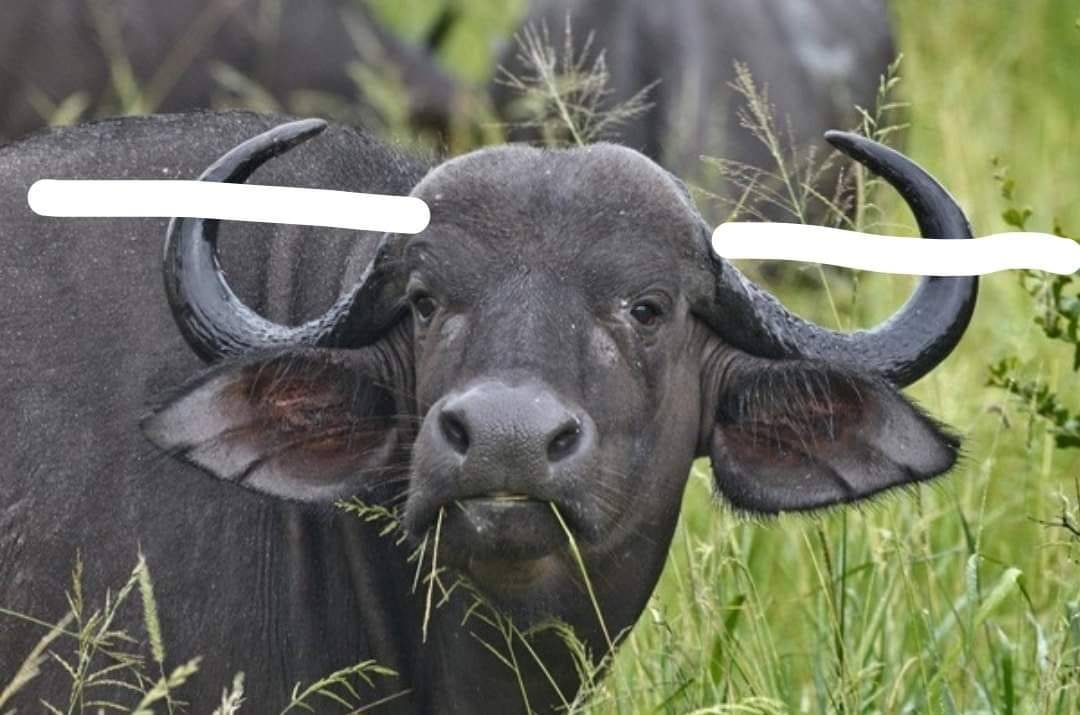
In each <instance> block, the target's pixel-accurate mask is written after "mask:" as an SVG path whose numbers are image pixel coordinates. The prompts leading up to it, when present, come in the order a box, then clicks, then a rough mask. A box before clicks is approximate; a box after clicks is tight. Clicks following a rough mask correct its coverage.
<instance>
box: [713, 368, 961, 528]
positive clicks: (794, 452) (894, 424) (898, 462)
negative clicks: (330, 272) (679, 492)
mask: <svg viewBox="0 0 1080 715" xmlns="http://www.w3.org/2000/svg"><path fill="white" fill-rule="evenodd" d="M723 382H724V383H725V384H723V385H722V387H721V390H720V392H721V394H720V395H719V401H718V403H717V405H716V409H715V410H714V412H713V416H714V422H713V424H712V426H711V430H710V432H709V457H710V458H711V460H712V468H713V477H714V479H715V484H716V488H717V491H718V492H719V493H720V494H722V495H723V496H724V497H725V498H726V499H727V501H729V502H731V504H732V505H734V506H735V507H736V508H738V509H742V510H745V511H749V512H755V513H759V514H776V513H779V512H783V511H805V510H810V509H818V508H822V507H828V506H832V505H834V504H843V503H848V502H854V501H858V500H860V499H864V498H867V497H870V496H873V495H875V494H877V493H879V492H882V491H885V490H887V489H892V488H895V487H900V486H904V485H908V484H913V483H916V482H921V481H924V480H926V479H930V478H931V477H934V476H937V475H939V474H941V473H943V472H945V471H947V470H948V469H949V468H950V467H952V466H953V464H954V463H955V462H956V459H957V454H958V449H959V441H958V440H957V439H956V437H953V436H952V435H949V434H947V433H946V432H945V431H944V430H942V429H941V427H940V426H939V425H938V424H937V423H935V422H934V421H933V420H932V419H931V418H930V417H928V416H926V415H925V414H923V413H922V412H921V411H920V410H919V409H918V408H917V407H915V406H914V405H913V404H911V403H910V402H908V401H907V400H906V399H905V398H904V397H903V395H901V394H900V393H899V392H898V391H897V390H896V388H894V387H893V386H892V385H890V384H888V383H887V382H885V381H884V380H882V379H881V378H879V377H875V376H870V375H864V374H859V373H855V372H851V371H848V370H844V369H841V368H837V367H834V366H829V365H822V364H818V363H813V362H807V361H802V360H760V359H756V358H745V359H744V360H743V361H742V364H741V365H740V366H739V368H738V369H736V370H732V371H731V372H730V373H729V374H728V376H727V377H726V378H725V380H724V381H723Z"/></svg>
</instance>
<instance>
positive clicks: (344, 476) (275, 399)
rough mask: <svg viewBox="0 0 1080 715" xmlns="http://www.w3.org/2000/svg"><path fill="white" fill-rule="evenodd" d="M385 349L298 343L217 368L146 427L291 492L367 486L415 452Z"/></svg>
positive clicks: (251, 479) (167, 444)
mask: <svg viewBox="0 0 1080 715" xmlns="http://www.w3.org/2000/svg"><path fill="white" fill-rule="evenodd" d="M386 373H387V370H385V369H381V367H380V364H379V360H378V353H377V352H375V351H373V350H371V349H361V350H318V349H310V350H307V349H305V350H298V351H292V352H287V353H280V354H277V355H273V356H271V357H263V358H256V359H252V360H248V361H245V362H241V363H232V364H225V365H222V366H220V367H217V368H214V369H212V370H210V371H209V372H208V373H207V374H205V375H203V376H201V377H199V378H197V379H196V380H195V381H194V382H192V383H191V384H189V385H187V386H186V387H184V388H182V389H181V390H180V392H179V393H178V394H177V395H176V396H175V397H173V398H172V399H170V400H168V401H166V402H165V403H164V404H163V405H161V406H160V407H158V408H157V409H155V410H154V411H153V413H152V414H151V415H150V416H149V417H147V418H146V419H145V420H144V421H143V424H142V428H143V432H144V433H145V434H146V436H147V437H148V438H149V439H150V441H151V442H153V443H154V444H156V445H157V446H158V447H160V448H162V449H163V450H165V451H167V452H169V453H171V454H172V455H173V456H175V457H177V458H179V459H182V460H184V461H186V462H189V463H191V464H193V465H195V466H197V467H199V468H201V469H203V470H204V471H206V472H208V473H210V474H212V475H214V476H217V477H219V478H221V479H224V480H227V481H230V482H235V483H237V484H240V485H242V486H245V487H247V488H249V489H254V490H256V491H259V492H263V493H266V494H271V495H274V496H278V497H283V498H286V499H294V500H299V501H307V502H328V501H333V500H335V499H339V498H343V497H348V496H352V495H355V494H357V493H360V492H362V491H364V489H365V488H366V487H371V486H373V485H374V484H376V483H377V482H378V481H379V479H380V477H383V478H385V475H386V474H387V473H388V472H390V471H392V470H393V468H394V467H396V466H399V465H401V464H403V463H405V462H407V460H408V449H409V442H410V438H409V435H408V431H409V429H411V427H410V425H408V424H407V423H405V422H404V421H403V418H401V417H400V416H401V415H403V414H406V413H407V412H408V409H407V406H406V405H404V404H402V399H403V398H402V395H403V394H404V393H405V390H404V388H403V386H402V385H396V386H395V385H394V384H392V383H393V380H392V379H391V378H390V377H389V375H387V374H386Z"/></svg>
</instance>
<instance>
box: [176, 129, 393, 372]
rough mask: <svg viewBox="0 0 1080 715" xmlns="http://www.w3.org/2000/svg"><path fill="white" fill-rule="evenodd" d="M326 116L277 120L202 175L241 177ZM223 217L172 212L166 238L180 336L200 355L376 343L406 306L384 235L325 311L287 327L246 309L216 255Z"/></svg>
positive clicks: (306, 135) (302, 138)
mask: <svg viewBox="0 0 1080 715" xmlns="http://www.w3.org/2000/svg"><path fill="white" fill-rule="evenodd" d="M324 129H326V122H324V121H322V120H321V119H305V120H301V121H297V122H290V123H288V124H282V125H280V126H277V127H275V128H273V129H271V130H269V131H267V132H264V133H263V134H260V135H258V136H256V137H254V138H252V139H249V140H248V141H246V142H244V143H243V144H240V145H238V146H236V147H234V148H233V149H231V150H230V151H229V152H228V153H226V154H225V155H224V156H223V157H221V158H220V159H218V160H217V161H216V162H215V163H214V164H213V165H212V166H211V167H210V168H209V169H207V170H206V171H205V172H204V173H203V175H202V176H200V177H199V180H200V181H223V182H228V183H242V182H244V181H245V180H246V179H247V178H248V177H249V176H251V174H252V173H254V171H255V170H256V169H258V168H259V167H260V166H262V165H263V164H264V163H266V162H267V161H268V160H269V159H272V158H273V157H275V156H278V155H280V154H284V153H285V152H287V151H289V150H290V149H292V148H293V147H295V146H297V145H299V144H301V143H303V142H305V141H307V140H308V139H310V138H312V137H314V136H316V135H317V134H320V133H321V132H322V131H323V130H324ZM218 224H219V221H217V220H214V219H201V218H174V219H173V220H172V222H171V223H170V224H169V229H168V233H167V235H166V238H165V260H164V267H163V268H164V277H165V294H166V296H167V297H168V300H169V307H170V308H171V309H172V313H173V317H174V318H175V319H176V324H177V326H178V327H179V328H180V332H181V334H183V336H184V339H185V340H187V342H188V345H190V346H191V349H192V350H194V351H195V353H196V354H197V355H198V356H199V357H200V358H202V359H203V360H205V361H206V362H212V361H214V360H218V359H220V358H223V357H228V356H233V355H240V354H244V353H248V352H251V351H255V350H265V349H273V348H281V347H287V346H294V345H309V346H334V345H341V344H345V343H347V344H349V345H351V346H358V345H364V344H367V343H370V342H373V341H374V339H375V338H377V337H378V336H379V335H380V334H382V332H383V331H384V330H385V329H386V327H387V326H389V325H390V324H391V323H392V322H393V320H394V318H395V317H396V316H397V314H398V313H399V312H400V311H401V310H402V309H403V307H404V303H403V298H402V291H401V289H400V287H399V286H398V285H397V282H396V281H394V280H393V277H392V276H391V274H390V271H389V270H388V268H387V266H388V265H389V264H392V263H393V261H390V260H388V259H387V256H388V254H389V253H390V251H391V250H393V245H392V243H391V242H390V241H389V240H388V237H385V236H384V237H383V239H382V242H381V243H380V245H379V247H378V250H377V251H376V255H375V258H374V259H373V260H372V262H371V264H369V265H368V267H367V269H366V270H365V271H364V274H363V276H361V278H360V281H359V282H358V283H357V284H356V286H354V287H353V288H352V289H351V290H350V291H349V292H348V293H346V294H345V295H343V296H342V297H341V298H339V299H338V301H337V302H336V303H334V305H333V306H332V307H331V308H330V310H328V311H327V312H326V313H325V314H324V315H322V316H321V317H319V318H316V319H314V320H311V321H309V322H307V323H304V324H303V325H298V326H295V327H288V326H284V325H279V324H277V323H274V322H271V321H269V320H267V319H265V318H263V317H262V316H260V315H258V314H256V313H255V312H254V311H253V310H251V309H250V308H248V307H247V306H246V305H244V303H243V302H242V301H241V300H240V299H239V298H238V297H237V296H236V294H235V293H233V291H232V289H231V288H230V287H229V284H228V283H227V282H226V281H225V276H224V275H223V273H222V271H221V265H220V263H219V261H218V256H217V232H218Z"/></svg>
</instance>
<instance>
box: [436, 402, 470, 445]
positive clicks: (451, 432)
mask: <svg viewBox="0 0 1080 715" xmlns="http://www.w3.org/2000/svg"><path fill="white" fill-rule="evenodd" d="M439 430H440V431H441V432H442V435H443V438H444V439H445V440H446V441H447V443H448V444H449V445H450V447H451V448H452V449H453V450H454V451H455V452H457V453H458V454H460V455H464V454H465V453H466V452H468V451H469V430H468V429H466V427H465V424H464V423H463V422H462V421H461V418H460V417H458V416H457V415H455V414H454V413H453V412H443V413H442V414H440V415H439Z"/></svg>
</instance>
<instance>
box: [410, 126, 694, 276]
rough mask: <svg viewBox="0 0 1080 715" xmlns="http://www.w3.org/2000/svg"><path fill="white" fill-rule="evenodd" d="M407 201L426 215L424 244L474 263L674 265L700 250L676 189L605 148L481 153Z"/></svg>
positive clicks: (636, 158)
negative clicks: (461, 251)
mask: <svg viewBox="0 0 1080 715" xmlns="http://www.w3.org/2000/svg"><path fill="white" fill-rule="evenodd" d="M413 193H414V195H417V196H419V197H421V198H423V199H424V200H425V201H426V202H427V203H428V204H429V206H430V207H431V213H432V221H431V227H430V229H429V231H428V232H427V238H429V239H431V240H430V242H424V243H425V244H426V243H430V244H432V245H436V246H437V245H438V244H441V243H443V241H445V240H452V241H454V242H457V243H464V244H467V246H468V248H467V250H469V251H471V252H473V256H474V259H478V258H479V256H477V255H476V254H475V251H476V250H477V249H480V250H484V249H490V250H491V251H492V252H493V253H495V254H498V255H503V256H505V255H506V254H507V253H508V252H512V253H515V254H518V255H521V256H522V257H525V256H527V255H528V254H530V253H532V252H534V251H535V252H537V253H538V254H541V255H542V256H546V257H547V258H549V259H551V258H556V259H557V258H560V257H562V258H565V259H570V260H573V261H574V262H575V263H577V262H580V261H582V260H585V261H587V262H590V263H591V262H592V261H590V260H589V259H591V258H595V257H597V256H596V255H595V254H599V256H598V257H599V258H601V259H603V260H610V259H614V260H622V261H624V262H625V261H627V260H629V261H630V262H640V261H642V260H645V261H663V262H670V261H671V260H672V258H673V257H674V256H675V255H686V254H687V252H688V250H690V249H691V247H690V246H687V245H685V244H687V243H692V242H694V241H695V240H696V230H697V214H696V213H695V211H694V209H693V207H692V205H691V204H690V202H689V199H688V198H687V196H686V195H685V193H684V192H683V191H682V190H681V189H680V187H679V185H678V184H677V183H676V181H675V180H674V179H673V178H672V177H671V176H670V175H669V174H667V173H666V172H665V171H664V170H663V169H661V168H660V167H658V166H657V165H656V164H655V163H653V162H652V161H651V160H649V159H647V158H646V157H644V156H642V155H641V154H639V153H637V152H635V151H633V150H631V149H626V148H624V147H620V146H616V145H610V144H597V145H592V146H588V147H582V148H576V149H568V150H541V149H536V148H532V147H526V146H507V147H495V148H490V149H484V150H480V151H477V152H473V153H471V154H467V155H465V156H462V157H458V158H456V159H453V160H451V161H448V162H446V163H444V164H442V165H440V166H439V167H436V168H435V169H433V170H432V171H431V172H430V173H429V174H428V175H427V177H425V178H424V179H423V180H422V181H421V182H420V184H419V185H418V186H417V187H416V190H415V191H414V192H413ZM440 248H442V247H440ZM673 248H675V249H676V250H675V251H674V252H673V251H672V249H673ZM693 248H696V246H695V247H693Z"/></svg>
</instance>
